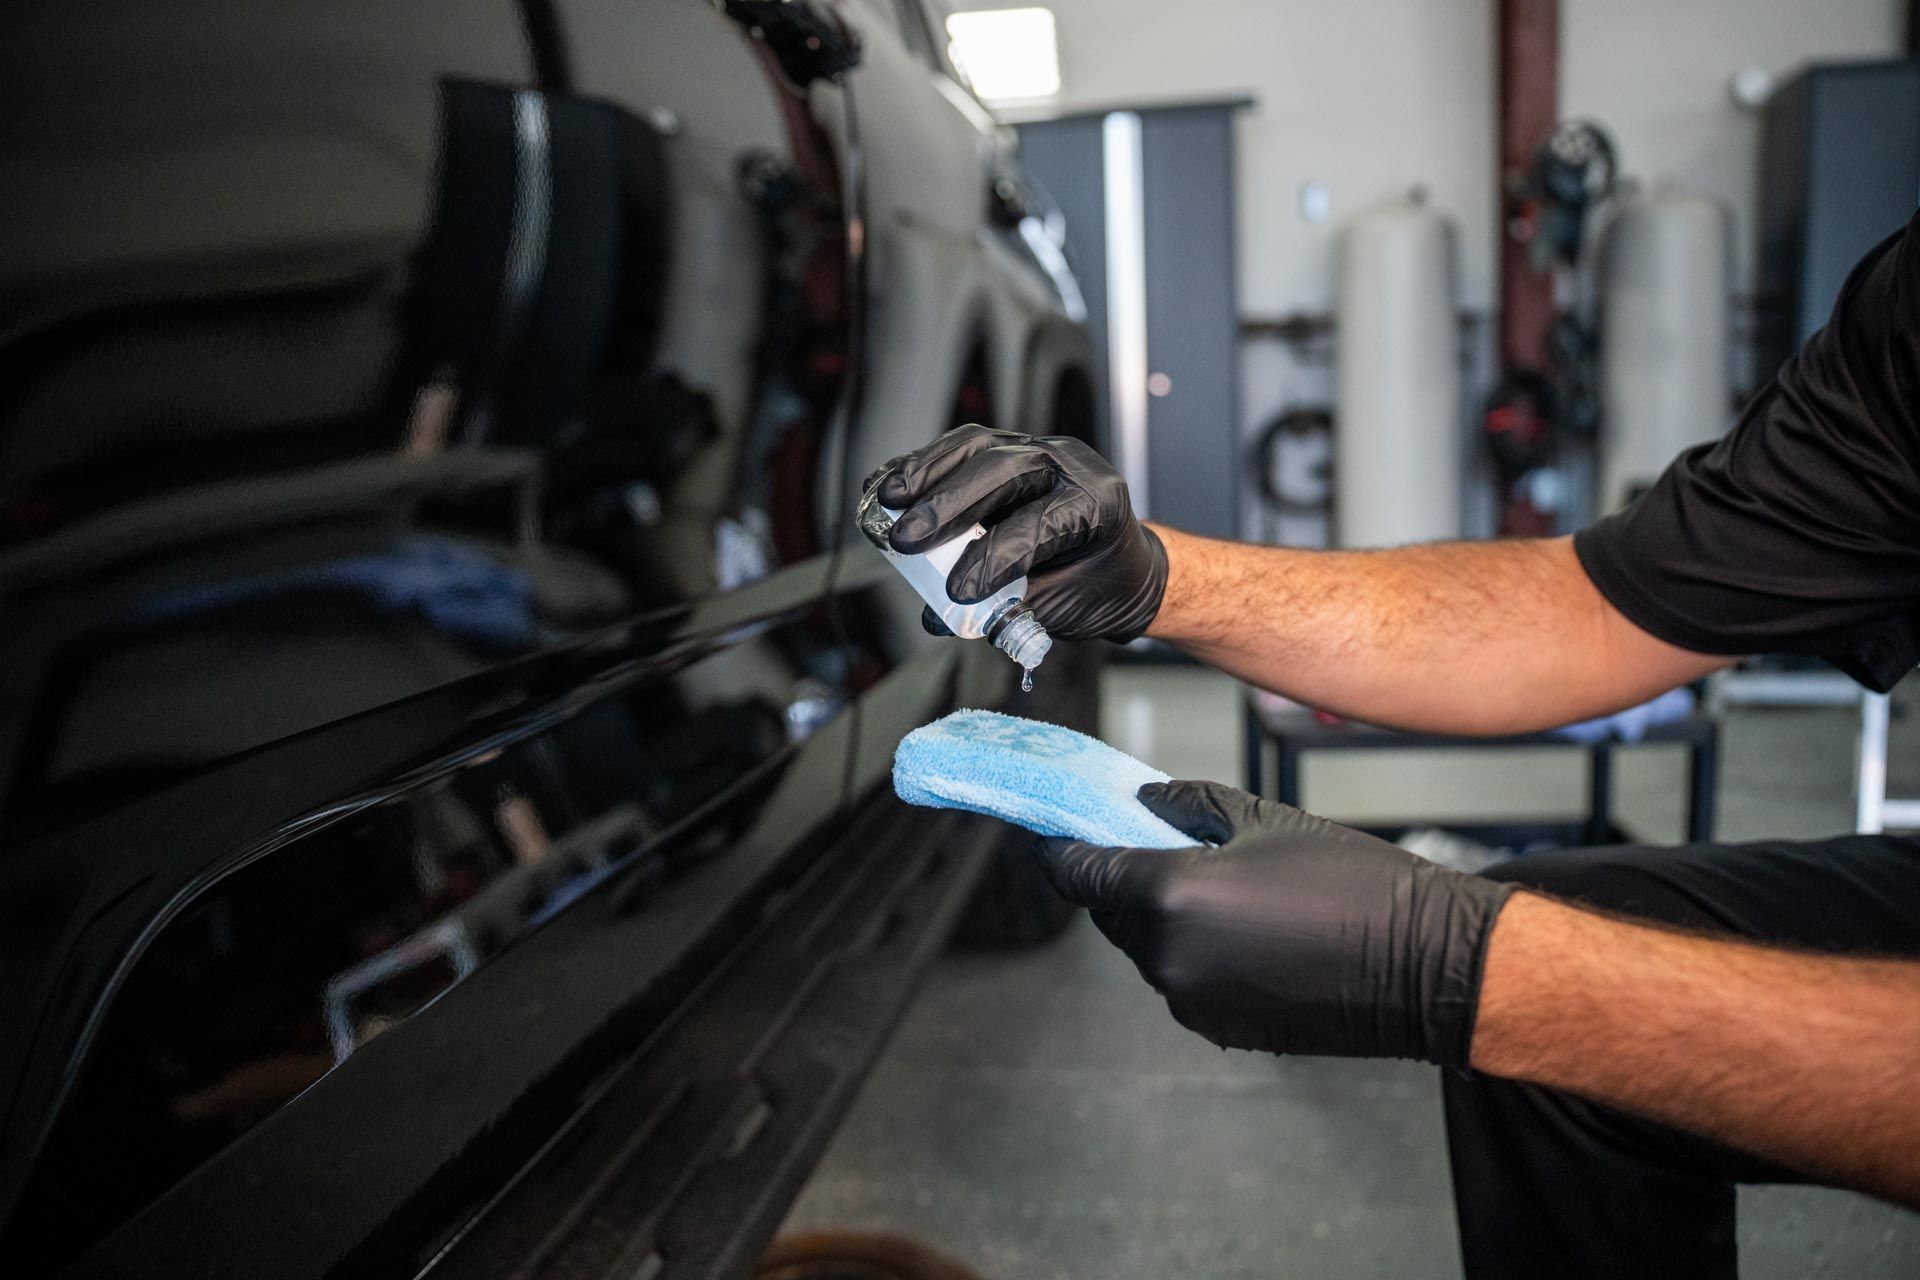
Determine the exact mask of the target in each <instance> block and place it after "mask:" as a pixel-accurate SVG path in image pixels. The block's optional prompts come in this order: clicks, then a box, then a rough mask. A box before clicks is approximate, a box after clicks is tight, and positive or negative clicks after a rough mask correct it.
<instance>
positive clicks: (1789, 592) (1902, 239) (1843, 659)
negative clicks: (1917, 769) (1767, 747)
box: [1573, 215, 1920, 690]
mask: <svg viewBox="0 0 1920 1280" xmlns="http://www.w3.org/2000/svg"><path fill="white" fill-rule="evenodd" d="M1916 227H1920V215H1917V216H1916V217H1915V219H1914V220H1913V221H1912V222H1910V223H1908V224H1907V227H1906V229H1905V230H1904V231H1902V232H1900V233H1898V234H1896V235H1894V236H1893V237H1891V238H1890V239H1888V240H1886V241H1885V242H1883V243H1882V244H1880V245H1879V246H1878V247H1876V248H1875V249H1874V250H1873V251H1872V252H1871V253H1869V254H1868V255H1867V256H1866V258H1865V259H1864V260H1862V261H1861V263H1860V265H1859V266H1857V267H1855V268H1854V270H1853V274H1852V275H1850V276H1849V277H1848V278H1847V283H1846V285H1845V287H1844V288H1843V289H1842V290H1841V292H1840V298H1839V301H1838V302H1837V303H1836V304H1835V306H1834V312H1833V318H1832V319H1831V320H1830V321H1828V323H1827V327H1826V328H1824V329H1822V330H1821V331H1820V332H1819V333H1816V334H1815V335H1814V336H1813V337H1812V338H1810V339H1808V340H1807V344H1806V345H1805V346H1804V347H1802V348H1801V349H1800V351H1799V353H1798V354H1796V355H1795V356H1794V357H1793V359H1791V360H1789V361H1788V362H1787V363H1786V365H1785V366H1784V367H1783V368H1782V369H1781V370H1780V373H1779V375H1778V376H1777V377H1775V378H1774V380H1773V382H1772V383H1771V384H1769V385H1768V386H1767V388H1766V389H1765V390H1763V391H1762V392H1760V394H1759V395H1758V396H1756V397H1755V398H1754V400H1753V402H1752V403H1751V404H1749V405H1748V406H1747V408H1746V411H1745V412H1744V413H1742V414H1741V415H1740V420H1739V422H1738V423H1737V424H1736V425H1735V426H1734V428H1733V430H1732V431H1730V432H1729V433H1728V434H1727V435H1726V437H1725V438H1723V439H1722V440H1720V441H1719V442H1718V443H1715V444H1711V445H1702V446H1700V447H1698V448H1695V449H1690V450H1688V451H1687V452H1686V453H1683V454H1681V455H1680V457H1679V458H1678V459H1676V460H1675V461H1674V463H1673V465H1672V466H1670V467H1668V468H1667V470H1666V472H1665V473H1664V474H1663V475H1662V476H1661V477H1660V479H1659V480H1658V481H1657V482H1656V483H1655V484H1654V486H1653V488H1652V489H1650V490H1648V491H1647V493H1646V494H1645V495H1644V496H1643V497H1641V498H1640V500H1639V501H1637V502H1635V503H1634V504H1633V505H1632V506H1631V507H1629V508H1627V509H1626V510H1625V511H1622V512H1621V513H1619V514H1618V515H1613V516H1608V517H1606V518H1605V519H1603V520H1601V521H1599V522H1598V523H1596V524H1594V525H1593V526H1592V527H1590V528H1587V529H1584V530H1582V531H1581V532H1580V533H1578V534H1576V535H1575V537H1574V542H1573V545H1574V550H1575V551H1576V552H1577V553H1578V555H1579V557H1580V563H1581V564H1582V565H1584V566H1586V570H1587V574H1588V576H1589V577H1591V578H1592V579H1593V582H1594V585H1595V586H1596V587H1598V588H1599V589H1600V592H1601V594H1603V595H1604V596H1606V597H1607V599H1608V600H1610V601H1612V603H1613V605H1614V607H1615V608H1617V609H1619V610H1620V612H1621V613H1623V614H1625V615H1626V616H1627V617H1628V618H1630V619H1632V620H1633V622H1634V623H1635V624H1637V625H1638V626H1640V627H1641V628H1642V629H1644V630H1646V631H1648V632H1651V633H1652V634H1653V635H1656V636H1658V637H1660V638H1661V639H1662V640H1666V641H1668V642H1669V643H1671V644H1676V645H1679V646H1680V647H1682V648H1685V649H1691V650H1693V651H1695V652H1697V653H1715V654H1755V653H1794V654H1812V655H1815V656H1818V657H1822V658H1825V659H1827V660H1828V661H1830V662H1832V663H1833V664H1834V665H1835V666H1837V667H1839V668H1840V669H1841V670H1842V671H1845V672H1846V673H1847V674H1848V675H1850V676H1852V677H1853V678H1854V679H1856V680H1858V681H1859V682H1860V683H1862V684H1864V685H1866V686H1867V687H1869V688H1871V689H1876V690H1885V689H1888V688H1891V687H1892V686H1893V684H1894V683H1895V682H1896V681H1898V680H1899V679H1900V677H1901V676H1903V675H1905V674H1906V673H1907V672H1908V671H1910V670H1912V668H1913V666H1914V664H1915V662H1916V661H1920V421H1917V419H1920V232H1916Z"/></svg>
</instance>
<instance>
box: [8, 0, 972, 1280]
mask: <svg viewBox="0 0 1920 1280" xmlns="http://www.w3.org/2000/svg"><path fill="white" fill-rule="evenodd" d="M737 7H738V6H736V8H737ZM805 8H806V12H807V13H808V14H809V15H812V17H813V18H814V19H818V20H819V21H826V22H830V23H834V24H842V26H844V22H845V19H844V16H843V15H842V14H841V13H840V12H839V11H838V10H837V9H835V8H833V7H831V6H827V5H824V4H822V5H811V4H809V5H808V6H805ZM7 27H8V30H7V33H6V37H5V38H4V39H0V94H4V96H5V101H4V106H5V108H6V109H5V110H4V111H0V157H3V158H4V161H5V164H6V168H7V173H6V179H5V182H4V185H5V187H6V189H7V190H8V192H9V196H8V198H7V199H6V200H5V201H0V619H3V620H4V625H0V1249H3V1250H5V1251H6V1252H5V1255H4V1256H6V1257H7V1259H8V1264H9V1266H10V1267H14V1266H17V1267H19V1268H20V1270H19V1271H18V1272H17V1273H18V1274H25V1275H34V1274H41V1273H45V1272H48V1271H51V1270H53V1269H56V1268H58V1267H59V1266H60V1265H62V1264H64V1263H66V1262H68V1261H70V1260H72V1259H75V1258H79V1257H81V1256H82V1255H88V1256H91V1257H93V1258H95V1260H96V1262H98V1263H99V1265H102V1266H106V1267H107V1269H108V1270H109V1271H111V1270H113V1268H114V1266H115V1265H117V1264H114V1263H112V1262H111V1259H112V1258H114V1257H116V1256H119V1257H125V1256H127V1255H125V1254H124V1253H123V1252H122V1253H116V1248H117V1247H118V1246H114V1245H112V1244H111V1241H112V1240H127V1241H134V1240H144V1241H152V1240H154V1239H170V1240H171V1242H172V1243H171V1244H169V1245H168V1246H167V1248H168V1250H169V1252H168V1253H167V1255H166V1256H168V1257H169V1258H175V1259H179V1260H180V1265H182V1266H186V1265H188V1263H189V1261H191V1260H194V1259H199V1258H200V1257H201V1255H200V1254H198V1253H195V1252H194V1251H195V1250H202V1251H204V1250H207V1249H208V1248H210V1247H211V1246H209V1244H208V1241H209V1238H210V1233H212V1234H215V1235H218V1234H222V1233H225V1234H229V1235H230V1234H232V1232H231V1225H230V1224H231V1215H236V1214H242V1213H244V1212H246V1211H247V1210H248V1209H249V1208H251V1207H258V1208H259V1209H260V1210H261V1211H262V1212H263V1213H265V1214H266V1218H265V1219H264V1220H265V1221H268V1222H273V1223H275V1224H276V1226H275V1227H274V1229H273V1230H270V1231H266V1232H264V1233H262V1234H261V1235H260V1236H259V1238H257V1239H254V1238H251V1237H249V1238H247V1239H245V1240H241V1239H239V1238H238V1237H236V1238H234V1239H233V1240H230V1241H226V1242H225V1243H223V1244H222V1245H221V1249H224V1250H225V1252H224V1253H222V1254H221V1256H223V1257H225V1258H226V1259H227V1262H226V1264H225V1265H227V1266H229V1267H230V1269H231V1270H230V1273H231V1274H236V1275H244V1274H262V1273H268V1272H271V1273H275V1274H295V1273H305V1272H307V1271H309V1270H310V1271H311V1273H312V1274H321V1273H323V1272H324V1271H326V1270H327V1269H329V1268H332V1267H347V1268H349V1269H350V1271H351V1273H354V1274H360V1273H363V1272H364V1271H365V1269H366V1268H369V1267H372V1268H374V1270H376V1271H377V1270H381V1269H386V1270H391V1271H392V1272H393V1273H396V1274H398V1273H402V1272H404V1271H405V1270H407V1269H408V1268H410V1267H412V1266H414V1265H417V1264H419V1263H421V1262H423V1261H424V1260H425V1259H426V1258H427V1257H429V1256H430V1254H431V1249H432V1247H433V1246H434V1242H435V1241H439V1240H444V1239H447V1238H450V1237H451V1235H452V1234H453V1233H454V1232H455V1231H457V1230H458V1229H459V1227H460V1224H461V1223H463V1222H464V1221H466V1220H467V1218H468V1217H469V1216H470V1215H472V1214H474V1213H476V1212H479V1210H480V1208H481V1206H483V1205H484V1204H485V1203H486V1201H487V1199H488V1198H489V1197H490V1196H492V1195H494V1194H495V1193H496V1192H497V1191H498V1189H499V1188H500V1187H501V1186H502V1185H503V1184H504V1183H505V1182H506V1181H507V1179H508V1178H509V1177H511V1176H512V1173H513V1171H514V1170H515V1169H516V1168H518V1167H519V1165H520V1163H521V1162H523V1161H525V1160H526V1159H528V1158H529V1157H530V1156H531V1155H532V1154H533V1152H534V1151H535V1150H537V1149H538V1148H539V1146H540V1144H541V1142H542V1141H544V1139H545V1136H546V1135H547V1134H549V1133H551V1132H552V1130H553V1128H554V1127H556V1126H557V1125H558V1124H559V1123H561V1121H562V1120H563V1119H564V1118H565V1117H566V1116H567V1115H569V1114H571V1113H572V1111H573V1109H574V1108H576V1107H577V1106H578V1105H579V1104H580V1100H581V1099H582V1098H583V1097H585V1096H586V1095H587V1094H588V1092H589V1091H590V1090H591V1088H592V1086H593V1083H594V1081H595V1080H597V1079H599V1078H600V1077H601V1076H602V1074H603V1073H604V1072H606V1071H607V1070H609V1069H610V1066H609V1064H611V1063H612V1062H615V1061H617V1060H619V1058H620V1056H621V1055H623V1054H625V1053H627V1052H629V1051H631V1049H632V1047H633V1046H634V1045H635V1044H638V1043H641V1042H643V1041H646V1040H647V1037H648V1036H649V1035H651V1034H652V1033H653V1032H654V1030H655V1029H656V1028H657V1027H658V1025H659V1024H660V1021H661V1019H662V1018H663V1017H664V1016H665V1014H666V1012H667V1011H668V1010H670V1009H671V1008H673V1007H674V1003H675V1001H677V1000H680V999H682V998H684V997H685V996H686V995H687V994H688V993H689V992H691V991H692V990H693V989H694V987H695V986H696V985H697V984H698V983H699V981H700V980H701V979H702V977H703V976H704V975H705V974H706V973H707V972H708V971H709V970H710V969H711V968H712V967H713V965H714V964H715V963H717V961H718V959H719V958H720V957H721V956H723V955H725V954H726V953H727V949H728V948H729V947H731V946H732V945H734V943H735V942H736V941H737V940H738V939H739V938H741V937H742V936H744V931H745V930H746V929H747V928H748V927H749V925H750V924H751V922H752V921H753V920H755V919H756V918H758V916H759V914H760V913H761V912H762V911H764V910H766V909H768V904H769V903H771V902H773V901H774V900H775V896H776V895H777V894H778V893H779V892H781V891H782V889H783V888H784V887H785V886H787V885H790V884H791V883H792V882H794V881H795V879H796V878H797V877H800V876H801V875H803V873H804V872H805V871H806V869H807V868H808V867H809V866H810V865H813V863H814V862H815V861H816V860H817V859H820V858H823V857H825V856H826V855H827V853H828V852H829V851H830V850H832V849H834V848H836V847H837V846H836V844H835V841H836V840H839V841H842V842H844V840H845V839H846V837H847V831H848V829H849V828H848V823H849V821H850V820H851V816H852V815H855V814H858V815H860V820H861V822H863V823H865V824H866V827H865V828H863V830H868V831H869V834H870V835H871V833H872V832H873V831H884V832H886V833H887V834H886V836H885V838H887V839H889V840H894V841H897V842H899V843H901V844H902V845H903V847H905V848H907V849H909V850H917V846H916V843H915V842H916V841H917V840H918V839H919V838H920V833H921V832H922V830H923V829H924V823H922V822H920V821H918V820H917V819H913V818H911V817H909V816H907V815H905V814H903V813H898V812H894V811H893V810H889V809H887V808H885V807H884V806H880V807H876V805H875V801H874V799H873V797H874V795H875V793H876V792H877V791H879V790H880V789H881V788H882V787H883V786H884V782H885V774H886V762H887V760H888V759H890V754H891V749H892V745H893V743H894V742H895V741H897V739H898V737H899V735H900V733H902V732H904V731H905V729H906V728H909V727H911V726H912V724H914V723H918V722H920V721H922V720H924V719H926V718H929V717H931V716H934V715H937V714H939V713H940V712H941V711H943V710H944V709H946V708H947V707H949V706H951V705H953V704H954V702H955V701H956V700H957V699H961V698H963V697H964V698H966V699H968V700H974V701H989V702H991V701H996V700H998V699H999V698H1001V697H1003V696H1004V695H1005V693H1006V691H1007V689H1008V688H1009V675H1010V671H1009V670H1003V669H1002V666H1001V664H1000V663H999V660H998V657H997V655H992V654H986V655H984V657H985V659H986V661H985V663H984V664H983V663H982V656H983V655H981V654H968V653H959V654H957V653H955V651H954V650H952V649H950V648H945V647H941V646H937V645H934V644H933V643H932V642H930V641H929V640H927V639H926V638H925V637H924V636H922V635H921V633H920V632H919V629H918V626H917V623H916V622H915V621H914V619H915V617H916V616H917V612H918V602H917V601H914V600H912V599H911V595H910V593H908V592H906V591H905V589H904V587H903V586H902V585H901V584H899V583H898V582H897V581H896V580H894V579H893V578H892V577H891V576H890V575H887V574H886V573H885V571H884V569H883V568H882V567H881V566H880V565H879V564H878V562H877V560H876V559H874V558H873V557H871V556H870V555H868V554H866V553H865V552H864V551H860V552H858V553H856V552H855V551H854V550H851V549H849V550H847V551H846V552H844V553H843V552H842V551H841V550H840V549H839V545H838V544H839V542H840V539H841V533H842V528H841V520H840V514H839V513H841V512H843V511H844V510H845V509H846V508H848V507H849V506H850V502H849V500H848V499H849V488H848V478H847V477H846V476H844V475H842V474H840V472H841V471H842V470H843V469H844V468H843V467H842V464H841V461H840V460H841V459H844V458H845V457H847V456H848V454H849V452H850V451H851V448H850V447H851V443H852V441H853V440H854V439H855V436H856V433H858V432H863V431H872V430H884V426H877V425H876V424H871V423H866V422H863V421H862V420H861V418H860V415H859V412H858V410H859V404H860V395H859V393H860V379H861V357H862V344H861V335H862V325H863V319H862V308H863V296H864V285H863V279H864V277H863V269H862V260H861V253H860V246H861V243H862V236H861V234H859V229H860V227H861V224H862V210H861V192H860V188H859V181H858V163H859V151H858V125H857V121H856V119H855V117H854V114H853V112H852V109H851V106H852V104H851V102H850V97H851V96H852V93H857V79H856V81H855V85H856V88H855V89H854V90H853V91H852V93H850V91H849V89H848V88H847V87H846V86H845V85H843V84H838V83H828V82H824V81H821V82H818V83H812V84H811V85H807V84H803V83H802V82H803V81H808V80H815V79H818V76H817V75H816V72H818V70H819V68H818V67H809V66H808V65H806V64H805V63H804V60H801V61H799V62H796V57H795V55H794V54H793V53H792V51H790V50H789V51H786V52H785V53H784V54H783V52H782V49H781V48H780V47H779V45H778V43H777V42H775V41H772V40H769V39H767V38H765V37H766V35H767V34H768V33H767V31H766V30H765V29H764V25H763V29H762V31H761V34H760V35H759V36H756V35H754V34H753V33H752V32H750V31H749V30H748V29H747V26H746V25H743V24H742V23H741V22H739V21H735V20H731V19H730V18H729V17H728V16H727V14H725V13H723V12H722V11H721V9H720V8H717V7H715V6H711V5H708V4H705V3H701V2H700V0H647V2H645V3H626V2H625V0H620V2H617V3H616V2H615V0H566V2H562V0H548V2H543V3H530V4H527V5H524V6H522V5H515V4H511V3H507V2H506V0H477V2H476V3H472V4H462V5H457V6H435V5H399V6H387V5H379V4H373V3H359V2H354V0H327V2H325V3H293V2H292V0H261V2H256V3H249V4H247V5H244V6H237V5H227V4H220V3H216V2H215V0H195V2H193V3H181V4H172V5H166V6H152V5H148V4H144V3H140V2H139V0H111V2H109V3H101V4H93V5H88V6H71V7H70V6H53V7H43V8H38V9H30V10H21V11H18V12H14V13H10V14H9V17H8V19H7ZM803 34H804V33H803ZM846 34H847V39H846V41H845V42H843V43H841V44H837V45H836V44H833V42H828V43H829V45H831V46H832V47H831V48H829V49H828V50H827V52H829V53H835V54H837V56H839V57H840V58H841V60H842V64H843V65H844V63H845V59H846V58H849V57H851V56H853V49H854V48H855V47H856V46H857V37H854V36H853V35H852V34H851V33H850V29H849V30H847V32H846ZM802 43H803V46H804V41H803V42H802ZM814 52H815V53H819V52H820V51H819V50H815V51H814ZM903 443H907V444H910V443H914V442H912V441H907V442H903ZM876 823H877V824H879V825H878V826H874V824H876ZM955 883H959V881H956V882H955ZM381 1108H389V1109H391V1111H392V1114H391V1115H390V1116H389V1117H388V1118H386V1119H383V1120H382V1121H380V1123H379V1125H378V1126H370V1125H369V1124H368V1123H367V1121H366V1118H368V1117H371V1116H373V1115H375V1114H377V1113H379V1114H384V1113H382V1112H381ZM309 1156H310V1157H311V1161H312V1162H313V1163H312V1164H303V1161H306V1160H307V1159H308V1158H309ZM263 1162H264V1163H263ZM263 1168H270V1169H273V1170H275V1171H276V1172H274V1173H273V1174H272V1176H271V1177H269V1176H268V1175H266V1174H263V1173H262V1172H261V1170H262V1169H263ZM236 1179H237V1181H236ZM263 1179H265V1180H266V1181H265V1182H263ZM268 1183H270V1184H271V1190H273V1191H274V1193H275V1194H278V1195H279V1196H280V1197H281V1199H280V1200H278V1201H274V1203H277V1204H278V1205H279V1208H280V1213H279V1216H278V1217H277V1218H276V1217H275V1216H274V1214H273V1212H272V1211H271V1209H270V1207H269V1204H268V1202H269V1201H273V1195H269V1194H267V1191H266V1190H263V1187H266V1186H267V1184H268ZM246 1187H251V1188H253V1189H254V1190H253V1192H251V1193H243V1192H241V1191H240V1190H238V1188H246ZM250 1195H259V1196H261V1197H262V1199H261V1200H260V1201H259V1203H258V1204H257V1206H256V1205H253V1204H252V1203H251V1201H250V1200H249V1196H250ZM303 1200H304V1201H305V1202H307V1203H308V1204H309V1205H310V1204H312V1203H319V1202H323V1201H324V1202H325V1203H327V1204H328V1206H329V1208H328V1210H327V1212H326V1214H325V1219H326V1220H325V1222H324V1223H322V1222H317V1221H310V1220H309V1218H310V1217H311V1214H312V1212H313V1211H312V1210H311V1209H310V1208H309V1209H307V1210H305V1211H303V1210H302V1209H301V1208H300V1204H301V1202H302V1201H303ZM303 1212H305V1213H306V1214H307V1215H308V1216H307V1217H303V1216H302V1214H303ZM216 1219H222V1220H224V1221H225V1222H226V1225H224V1226H223V1225H222V1221H216ZM309 1229H311V1231H310V1232H309ZM115 1232H118V1233H119V1234H118V1235H115V1234H114V1233H115ZM303 1232H309V1234H307V1235H303ZM156 1233H158V1234H157V1235H156ZM109 1238H110V1240H109V1243H108V1244H106V1245H102V1246H101V1247H100V1248H99V1249H98V1250H97V1251H96V1252H95V1253H93V1254H91V1255H89V1254H88V1251H89V1249H90V1248H92V1247H93V1246H95V1245H96V1243H98V1242H100V1241H102V1240H103V1239H109ZM229 1245H230V1246H231V1247H230V1248H229V1247H228V1246H229ZM129 1247H131V1246H129ZM133 1256H135V1257H138V1256H140V1254H139V1252H138V1251H136V1253H135V1254H134V1255H133ZM148 1256H149V1257H151V1256H152V1255H151V1254H149V1255H148ZM208 1256H211V1255H208ZM296 1258H297V1259H299V1260H300V1261H299V1264H298V1265H295V1263H294V1261H293V1259H296ZM375 1259H378V1265H377V1266H376V1264H375V1261H374V1260H375ZM102 1260H104V1261H102ZM81 1265H82V1267H83V1268H85V1267H86V1266H88V1265H90V1264H87V1263H84V1262H83V1263H82V1264H81ZM192 1265H194V1266H195V1267H199V1268H202V1269H205V1270H208V1271H212V1270H215V1269H216V1268H214V1266H213V1264H212V1263H210V1262H204V1261H195V1262H193V1264H192Z"/></svg>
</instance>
